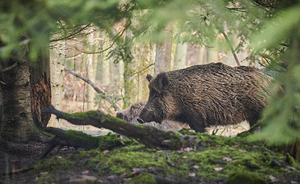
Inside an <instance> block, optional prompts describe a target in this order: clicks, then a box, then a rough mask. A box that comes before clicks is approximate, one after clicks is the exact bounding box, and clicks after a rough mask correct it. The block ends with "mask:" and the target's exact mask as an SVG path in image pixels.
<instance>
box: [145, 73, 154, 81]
mask: <svg viewBox="0 0 300 184" xmlns="http://www.w3.org/2000/svg"><path fill="white" fill-rule="evenodd" d="M146 79H147V80H148V82H150V81H151V79H153V77H152V75H150V74H147V76H146Z"/></svg>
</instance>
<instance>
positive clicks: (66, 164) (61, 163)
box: [34, 157, 73, 172]
mask: <svg viewBox="0 0 300 184" xmlns="http://www.w3.org/2000/svg"><path fill="white" fill-rule="evenodd" d="M72 165H73V162H72V161H71V160H70V159H68V158H64V157H53V158H49V159H45V160H40V161H39V162H38V163H37V164H36V165H35V167H34V169H35V170H36V171H43V172H45V171H46V172H51V171H64V170H68V169H70V167H71V166H72Z"/></svg>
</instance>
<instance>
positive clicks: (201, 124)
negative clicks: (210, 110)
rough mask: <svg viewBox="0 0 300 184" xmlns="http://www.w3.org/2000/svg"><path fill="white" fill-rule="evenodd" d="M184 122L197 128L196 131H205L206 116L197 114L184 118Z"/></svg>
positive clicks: (192, 127) (194, 128)
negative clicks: (197, 116) (196, 115)
mask: <svg viewBox="0 0 300 184" xmlns="http://www.w3.org/2000/svg"><path fill="white" fill-rule="evenodd" d="M184 119H185V120H184V121H183V122H188V124H189V126H190V127H191V129H193V130H195V131H196V132H205V124H206V123H205V120H204V118H200V119H198V118H196V117H195V116H189V117H186V118H184Z"/></svg>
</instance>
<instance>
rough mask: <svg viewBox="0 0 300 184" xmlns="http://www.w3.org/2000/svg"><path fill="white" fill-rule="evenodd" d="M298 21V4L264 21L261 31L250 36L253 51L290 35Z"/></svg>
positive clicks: (299, 7)
mask: <svg viewBox="0 0 300 184" xmlns="http://www.w3.org/2000/svg"><path fill="white" fill-rule="evenodd" d="M299 21H300V6H299V5H298V6H294V7H292V8H290V9H288V10H286V11H282V12H280V13H279V14H278V15H277V16H275V18H273V19H272V20H269V21H267V22H266V23H265V26H264V28H263V29H262V30H261V32H257V33H255V34H254V35H253V36H252V38H251V43H252V47H253V48H254V50H255V51H259V50H261V49H264V48H269V47H273V46H275V45H276V44H279V43H280V42H282V41H284V40H286V39H288V38H289V37H290V31H291V30H292V29H293V28H294V27H295V26H296V25H297V24H299Z"/></svg>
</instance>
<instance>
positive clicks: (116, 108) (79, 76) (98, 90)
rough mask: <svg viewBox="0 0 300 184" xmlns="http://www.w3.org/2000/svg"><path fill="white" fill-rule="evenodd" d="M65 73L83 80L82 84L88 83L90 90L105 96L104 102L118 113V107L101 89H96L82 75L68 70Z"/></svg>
mask: <svg viewBox="0 0 300 184" xmlns="http://www.w3.org/2000/svg"><path fill="white" fill-rule="evenodd" d="M65 71H67V72H69V73H70V74H72V75H74V76H75V77H77V78H80V79H81V80H83V81H84V82H86V83H88V84H89V85H90V86H92V88H94V90H95V91H96V92H97V93H99V94H102V95H104V96H105V100H106V101H108V102H109V103H110V104H111V105H112V107H113V108H114V109H115V110H116V111H120V109H121V108H120V107H118V105H117V104H115V103H114V102H113V101H112V99H111V98H109V97H107V96H106V94H105V93H104V92H103V91H102V90H101V89H99V88H98V87H97V86H96V85H95V84H94V83H93V82H92V81H91V80H90V79H88V78H85V77H83V76H82V75H80V74H78V73H76V72H74V71H71V70H69V69H65Z"/></svg>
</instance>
